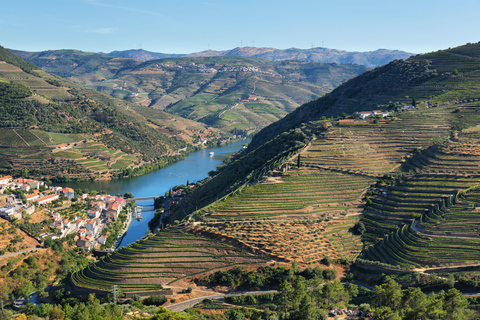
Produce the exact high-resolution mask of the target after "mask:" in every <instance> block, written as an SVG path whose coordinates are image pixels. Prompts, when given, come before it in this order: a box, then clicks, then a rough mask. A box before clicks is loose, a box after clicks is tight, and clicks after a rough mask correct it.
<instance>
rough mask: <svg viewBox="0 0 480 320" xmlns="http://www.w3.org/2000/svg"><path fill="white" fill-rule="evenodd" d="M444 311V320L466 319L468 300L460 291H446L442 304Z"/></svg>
mask: <svg viewBox="0 0 480 320" xmlns="http://www.w3.org/2000/svg"><path fill="white" fill-rule="evenodd" d="M444 307H445V311H446V313H447V317H446V318H445V319H449V320H463V319H468V315H469V310H468V309H467V307H468V300H467V297H465V296H464V295H463V294H462V293H461V292H460V291H458V290H457V289H450V290H448V292H447V294H446V295H445V302H444Z"/></svg>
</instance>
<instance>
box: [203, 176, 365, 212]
mask: <svg viewBox="0 0 480 320" xmlns="http://www.w3.org/2000/svg"><path fill="white" fill-rule="evenodd" d="M279 182H280V183H261V184H256V185H251V186H248V187H246V188H244V189H243V190H241V192H238V193H237V194H235V195H233V196H231V197H228V198H227V199H225V200H224V201H220V202H218V203H216V204H214V205H212V206H211V207H210V208H209V209H208V210H209V212H210V214H209V218H210V219H215V220H218V219H246V218H254V219H259V218H268V217H277V216H283V215H290V214H292V215H295V214H296V215H298V214H303V215H305V214H306V215H312V214H317V215H326V214H327V212H330V214H335V213H336V214H337V215H339V214H340V213H341V212H344V211H345V210H347V209H348V204H351V203H353V202H355V201H358V200H359V199H360V196H361V195H362V193H363V192H364V191H365V190H366V188H367V187H368V186H369V185H370V184H371V183H373V182H374V180H373V179H371V178H366V177H362V176H355V175H348V174H342V173H334V172H329V171H324V170H311V169H300V170H291V171H289V172H288V174H285V175H283V176H282V177H281V180H280V181H279Z"/></svg>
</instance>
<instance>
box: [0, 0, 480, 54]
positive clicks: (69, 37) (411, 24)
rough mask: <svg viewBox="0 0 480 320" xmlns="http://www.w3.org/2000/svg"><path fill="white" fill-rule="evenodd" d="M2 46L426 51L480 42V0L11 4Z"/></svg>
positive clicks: (0, 27) (0, 24)
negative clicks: (252, 47)
mask: <svg viewBox="0 0 480 320" xmlns="http://www.w3.org/2000/svg"><path fill="white" fill-rule="evenodd" d="M4 2H5V3H2V6H1V9H0V45H2V46H4V47H7V48H11V49H18V50H26V51H43V50H53V49H79V50H84V51H94V52H110V51H113V50H126V49H139V48H142V49H145V50H149V51H155V52H164V53H190V52H197V51H203V50H207V49H208V48H210V49H212V50H227V49H232V48H234V47H238V46H241V45H243V46H252V45H254V46H256V47H275V48H279V49H286V48H291V47H296V48H310V47H312V45H313V46H315V47H320V46H322V45H323V46H324V47H327V48H333V49H341V50H348V51H371V50H376V49H379V48H384V49H398V50H404V51H409V52H414V53H425V52H430V51H435V50H439V49H445V48H448V47H455V46H458V45H461V44H465V43H467V42H478V41H480V39H479V38H480V35H479V33H478V31H480V19H479V18H478V15H479V14H480V0H455V1H454V0H415V1H413V0H404V1H395V2H393V1H387V0H362V1H359V0H323V1H322V0H296V1H284V0H275V1H271V0H265V1H264V0H256V1H253V0H242V1H228V0H227V1H226V0H222V1H220V0H205V1H203V0H198V1H196V0H137V1H131V0H129V1H127V0H115V1H113V0H42V1H39V0H17V1H4Z"/></svg>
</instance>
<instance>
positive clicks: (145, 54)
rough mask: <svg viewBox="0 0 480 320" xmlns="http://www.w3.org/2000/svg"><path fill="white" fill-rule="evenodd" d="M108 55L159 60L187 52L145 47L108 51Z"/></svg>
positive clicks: (182, 55)
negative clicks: (166, 51) (169, 51)
mask: <svg viewBox="0 0 480 320" xmlns="http://www.w3.org/2000/svg"><path fill="white" fill-rule="evenodd" d="M106 55H108V56H111V57H117V58H128V59H135V60H140V61H149V60H157V59H165V58H178V57H184V56H185V54H175V53H173V54H170V53H160V52H151V51H146V50H143V49H137V50H136V49H132V50H123V51H112V52H110V53H106Z"/></svg>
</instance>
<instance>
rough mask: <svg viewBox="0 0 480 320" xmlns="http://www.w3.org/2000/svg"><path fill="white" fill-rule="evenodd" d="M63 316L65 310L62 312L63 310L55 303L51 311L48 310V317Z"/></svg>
mask: <svg viewBox="0 0 480 320" xmlns="http://www.w3.org/2000/svg"><path fill="white" fill-rule="evenodd" d="M63 318H65V312H63V310H62V309H61V308H60V307H59V306H57V305H55V307H53V310H52V312H50V319H59V320H61V319H63Z"/></svg>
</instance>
